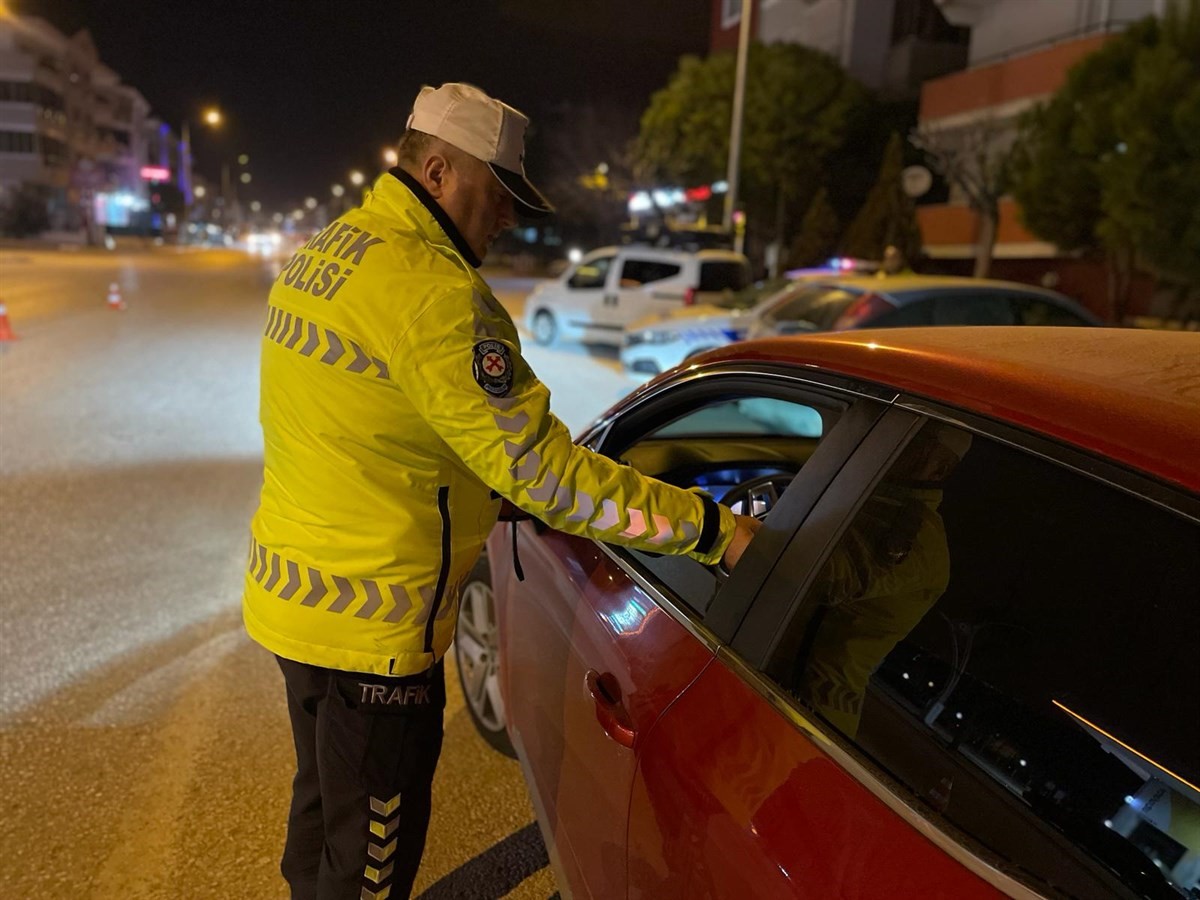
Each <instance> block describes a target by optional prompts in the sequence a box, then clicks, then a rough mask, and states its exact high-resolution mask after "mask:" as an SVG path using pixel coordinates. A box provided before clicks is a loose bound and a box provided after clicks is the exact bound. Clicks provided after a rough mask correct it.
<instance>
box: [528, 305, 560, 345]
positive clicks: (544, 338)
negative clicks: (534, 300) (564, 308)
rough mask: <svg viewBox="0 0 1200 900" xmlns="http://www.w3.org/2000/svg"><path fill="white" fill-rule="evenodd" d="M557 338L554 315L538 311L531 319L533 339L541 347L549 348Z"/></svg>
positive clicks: (556, 324) (542, 310)
mask: <svg viewBox="0 0 1200 900" xmlns="http://www.w3.org/2000/svg"><path fill="white" fill-rule="evenodd" d="M557 336H558V323H557V322H555V321H554V315H553V314H552V313H550V312H547V311H546V310H544V309H539V310H538V311H537V313H536V315H534V317H533V339H534V341H536V342H537V343H539V344H541V345H542V346H543V347H549V346H550V345H551V344H553V343H554V338H555V337H557Z"/></svg>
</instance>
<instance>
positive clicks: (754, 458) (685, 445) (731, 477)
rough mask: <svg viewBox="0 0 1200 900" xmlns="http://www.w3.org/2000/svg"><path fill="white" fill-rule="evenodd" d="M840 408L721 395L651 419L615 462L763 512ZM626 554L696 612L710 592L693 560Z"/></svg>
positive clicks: (711, 579)
mask: <svg viewBox="0 0 1200 900" xmlns="http://www.w3.org/2000/svg"><path fill="white" fill-rule="evenodd" d="M842 408H843V406H842V405H840V404H837V403H835V402H832V401H826V400H822V401H821V402H819V403H818V402H806V400H805V399H802V398H800V397H797V398H796V399H783V398H781V397H779V396H767V395H763V394H742V395H740V396H727V397H725V398H723V399H721V400H719V401H716V402H710V403H706V404H703V405H700V406H694V407H691V408H689V409H686V410H680V411H678V412H677V413H676V414H675V415H674V416H672V417H671V418H670V420H669V421H666V422H659V423H656V424H655V426H654V427H652V428H649V429H648V430H647V432H646V433H645V434H644V435H642V436H640V437H639V438H637V439H636V440H634V441H633V442H632V443H630V444H629V445H628V446H626V447H625V448H624V449H623V450H621V452H620V459H621V461H622V462H624V463H626V464H628V465H631V466H633V467H634V468H635V469H637V470H638V471H639V472H642V473H643V474H646V475H651V476H653V477H655V478H657V479H659V480H661V481H665V482H667V483H668V484H673V485H675V486H677V487H684V488H700V489H701V490H703V491H704V492H706V493H707V494H709V495H710V496H712V498H713V499H714V500H716V501H717V502H719V503H720V502H724V503H726V504H727V505H730V506H732V507H733V508H734V510H735V511H736V512H740V513H744V514H747V515H769V514H770V513H769V510H770V508H771V507H772V506H773V504H774V502H775V501H777V500H778V498H779V497H780V496H782V494H783V492H784V491H785V490H787V487H788V485H789V484H790V483H791V481H792V479H793V478H794V477H796V475H797V473H798V472H800V471H801V469H802V468H803V466H804V463H805V462H806V461H807V460H808V459H809V457H811V456H812V454H813V452H814V451H815V450H816V448H817V445H818V444H819V443H820V442H821V441H822V440H823V439H824V438H825V436H826V435H827V434H828V433H829V430H830V429H831V428H832V427H833V426H834V424H835V423H836V422H837V420H838V418H839V417H840V415H841V411H842ZM625 552H627V553H629V554H630V556H631V557H632V558H633V559H634V561H636V562H637V563H639V564H640V565H641V566H642V567H644V568H645V569H646V570H648V571H649V572H650V573H652V575H653V576H654V577H655V578H656V579H657V580H658V581H659V582H660V583H661V584H662V585H663V586H664V587H665V588H666V589H667V590H669V591H671V592H672V594H673V595H674V596H675V597H676V598H677V599H679V600H680V601H681V602H682V603H683V604H684V605H685V606H687V607H689V608H690V609H692V610H693V611H694V612H696V613H699V614H703V612H704V611H705V610H706V609H707V608H708V605H709V603H710V602H711V601H712V598H713V597H714V596H715V594H716V590H717V587H718V579H717V576H716V574H715V573H714V572H713V571H712V570H711V569H709V568H707V567H705V566H703V565H701V564H700V563H698V562H696V561H695V560H693V559H690V558H688V557H683V556H656V555H654V554H649V553H643V552H640V551H636V550H626V551H625Z"/></svg>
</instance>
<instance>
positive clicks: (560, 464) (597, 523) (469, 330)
mask: <svg viewBox="0 0 1200 900" xmlns="http://www.w3.org/2000/svg"><path fill="white" fill-rule="evenodd" d="M490 302H491V301H490V300H489V299H487V298H484V297H482V296H481V295H479V294H478V293H475V292H473V291H471V290H469V289H466V290H462V289H459V290H455V291H452V292H450V293H448V294H447V295H445V296H444V297H441V298H439V299H437V300H436V301H435V302H432V303H430V304H429V305H428V306H427V307H426V309H425V310H424V312H422V313H421V314H420V315H419V316H418V317H417V318H416V319H415V320H414V322H413V324H412V326H411V327H410V328H409V329H408V331H407V332H406V333H405V334H404V335H403V336H402V337H401V339H400V341H399V343H398V345H397V347H396V350H395V351H394V353H393V355H392V359H391V360H390V361H389V371H390V373H391V378H392V379H393V380H394V381H396V382H397V383H399V385H400V387H401V388H402V389H403V390H404V392H405V394H406V395H407V397H408V398H409V400H410V401H411V402H412V403H413V404H414V405H415V406H416V408H417V411H418V412H419V413H420V415H421V416H422V418H424V419H425V421H426V422H428V423H429V425H430V427H431V428H433V430H434V431H436V432H437V433H438V435H439V436H440V437H441V438H442V439H443V440H444V441H445V442H446V443H447V444H448V445H449V446H450V447H451V449H453V450H454V452H455V453H456V454H458V456H459V457H460V458H461V459H462V460H463V462H464V463H466V464H467V466H469V467H470V468H471V470H472V471H474V472H475V473H476V474H477V475H478V476H479V478H480V479H481V480H482V481H483V482H484V483H485V484H487V485H489V486H490V487H491V488H492V489H493V490H495V491H496V492H497V493H499V494H500V495H501V496H503V497H506V498H507V499H508V500H510V501H512V503H513V504H514V505H516V506H518V507H520V508H521V509H523V510H525V511H526V512H528V513H530V514H531V515H534V516H537V517H538V518H539V519H541V520H542V521H544V522H545V523H546V524H548V525H549V526H550V527H551V528H555V529H558V530H560V531H566V532H570V533H572V534H578V535H585V536H587V537H592V538H595V539H597V540H601V541H605V542H607V543H613V544H624V545H626V546H630V547H634V548H637V549H641V550H648V551H651V552H655V553H669V554H685V553H686V554H689V555H691V556H693V557H694V558H696V559H698V560H699V561H701V562H703V563H706V564H714V563H716V562H717V561H719V560H720V559H721V557H722V555H723V554H724V553H725V550H726V548H727V547H728V546H729V544H730V543H731V541H732V540H733V538H734V533H735V517H734V515H733V513H732V512H731V511H730V510H729V509H728V508H726V507H723V506H719V505H718V504H717V503H715V502H714V501H713V500H712V498H710V497H708V496H707V495H706V494H703V493H701V492H700V491H698V490H684V489H682V488H677V487H673V486H671V485H668V484H664V483H663V482H661V481H656V480H655V479H653V478H649V477H647V476H645V475H642V474H641V473H639V472H637V471H636V470H634V469H632V468H631V467H629V466H623V465H619V464H618V463H615V462H613V461H612V460H610V459H607V458H606V457H603V456H600V455H599V454H596V453H593V452H592V451H590V450H587V449H586V448H583V447H578V446H576V445H575V444H574V443H573V442H572V441H571V435H570V433H569V432H568V431H567V428H566V426H565V425H563V423H562V422H561V421H559V419H558V418H557V417H556V416H554V415H553V414H552V413H551V412H550V392H549V390H548V389H547V388H546V386H545V385H543V384H542V383H541V382H540V381H538V379H537V377H536V376H535V375H534V373H533V371H532V370H531V369H530V368H529V366H528V365H527V364H526V362H525V360H524V359H523V358H522V357H521V353H520V347H519V345H517V344H516V342H515V341H514V340H512V339H511V337H510V335H509V334H508V333H507V332H508V329H501V328H499V327H498V326H497V324H496V323H495V320H494V319H493V318H492V316H493V315H494V314H495V312H496V310H495V309H494V308H493V307H491V306H489V304H490ZM501 315H503V313H502V312H501Z"/></svg>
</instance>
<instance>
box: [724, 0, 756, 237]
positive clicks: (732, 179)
mask: <svg viewBox="0 0 1200 900" xmlns="http://www.w3.org/2000/svg"><path fill="white" fill-rule="evenodd" d="M750 7H751V3H750V0H742V21H741V24H740V25H739V27H738V55H737V75H736V76H735V77H734V82H733V121H732V122H730V125H729V168H728V169H727V170H726V175H725V180H726V181H727V182H728V183H729V189H728V190H727V191H726V192H725V218H724V224H725V230H726V231H729V230H730V229H732V228H733V227H734V221H733V213H734V210H735V209H736V208H737V192H738V171H739V169H740V167H741V156H742V108H743V106H744V105H745V99H746V57H747V56H748V55H749V53H750V11H751V10H750ZM745 243H746V230H745V227H744V225H743V223H740V222H739V223H738V225H737V228H736V233H735V235H734V242H733V248H734V249H735V250H737V252H738V253H741V252H742V250H743V249H744V248H745Z"/></svg>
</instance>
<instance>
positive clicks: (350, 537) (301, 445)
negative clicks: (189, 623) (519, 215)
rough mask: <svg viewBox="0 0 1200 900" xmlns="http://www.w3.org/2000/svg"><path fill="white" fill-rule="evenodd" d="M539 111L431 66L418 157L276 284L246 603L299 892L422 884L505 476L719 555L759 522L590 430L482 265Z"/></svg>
mask: <svg viewBox="0 0 1200 900" xmlns="http://www.w3.org/2000/svg"><path fill="white" fill-rule="evenodd" d="M527 124H528V119H526V117H525V116H524V115H522V114H521V113H520V112H518V111H517V110H515V109H513V108H512V107H510V106H507V105H506V104H504V103H501V102H499V101H498V100H495V99H493V98H491V97H489V96H488V95H487V94H485V93H484V92H482V91H480V90H479V89H477V88H474V87H472V86H470V85H466V84H445V85H443V86H441V87H440V88H437V89H434V88H429V87H427V88H424V89H422V91H421V93H420V95H419V96H418V97H417V99H416V102H415V104H414V106H413V112H412V115H411V116H410V118H409V120H408V128H407V130H406V131H405V134H404V136H403V137H402V138H401V141H400V145H399V155H400V164H399V165H398V166H397V167H396V168H394V169H392V170H391V171H390V172H388V173H387V174H385V175H383V176H381V177H380V178H379V180H378V181H376V183H375V185H374V187H373V188H372V190H371V191H370V192H369V193H368V195H367V196H366V198H365V200H364V202H363V205H362V207H361V208H359V209H355V210H352V211H351V212H349V213H347V214H346V215H344V216H343V217H341V218H340V219H338V220H337V221H335V222H334V223H333V224H331V225H329V226H328V227H327V228H325V229H324V230H322V231H321V232H319V233H318V234H316V235H315V236H314V237H313V238H312V239H311V240H310V241H308V243H307V244H305V245H304V247H303V248H301V249H300V250H299V251H298V252H297V253H296V254H295V256H293V258H292V259H291V260H290V261H289V262H288V263H287V265H286V266H284V268H283V270H282V272H281V273H280V275H279V277H278V279H277V280H276V282H275V285H274V287H273V288H272V290H271V294H270V298H269V309H268V313H267V322H266V328H265V330H264V334H263V341H262V380H261V398H260V406H261V414H260V417H261V421H262V428H263V437H264V445H265V446H264V462H265V472H264V484H263V489H262V496H261V500H260V505H259V508H258V512H257V513H256V515H255V517H254V521H253V524H252V541H251V548H250V561H249V567H248V571H247V574H246V579H245V594H244V598H243V613H244V619H245V624H246V630H247V631H248V632H249V634H250V636H251V637H252V638H253V639H254V640H256V641H257V642H259V643H260V644H262V645H263V646H264V647H266V648H267V649H268V650H270V651H271V652H272V653H274V654H275V655H276V656H277V657H278V660H279V665H280V667H281V669H282V670H283V675H284V680H285V682H286V685H287V699H288V709H289V713H290V716H291V721H292V731H293V736H294V739H295V744H296V758H297V772H296V776H295V780H294V782H293V797H292V805H291V811H290V814H289V819H288V835H287V842H286V845H285V849H284V854H283V861H282V865H281V869H282V872H283V875H284V877H285V878H286V879H287V881H288V883H289V885H290V886H291V890H292V896H293V897H294V898H321V900H326V898H351V897H353V898H355V900H359V898H363V897H366V898H373V897H379V898H383V897H390V898H399V897H407V896H408V894H409V892H410V891H411V888H412V882H413V878H414V876H415V874H416V871H417V866H418V864H419V862H420V858H421V853H422V850H423V848H424V844H425V833H426V829H427V826H428V823H429V812H430V786H431V783H432V779H433V772H434V768H435V766H436V764H437V759H438V755H439V753H440V750H441V742H442V709H443V706H444V703H445V685H444V680H443V670H442V658H443V656H444V655H445V653H446V651H447V649H448V648H449V646H450V643H451V640H452V639H453V636H454V629H455V623H456V620H457V615H458V602H459V587H460V586H461V584H462V583H463V581H464V580H465V578H466V577H467V574H468V573H469V572H470V571H471V568H472V566H473V565H474V563H475V560H476V559H477V557H478V556H479V553H480V551H481V549H482V547H483V544H484V540H485V538H486V537H487V535H488V532H489V531H490V530H491V528H492V526H493V525H494V524H495V522H496V520H497V515H498V512H499V509H500V503H501V500H500V499H499V498H505V499H507V500H509V501H510V502H511V503H513V504H514V505H515V506H517V507H519V508H521V509H523V510H525V511H526V512H528V513H530V514H532V515H534V516H536V517H537V518H539V519H541V520H542V521H543V522H545V523H546V524H548V525H549V526H551V527H552V528H556V529H560V530H562V531H566V532H570V533H572V534H578V535H586V536H588V537H592V538H595V539H598V540H602V541H607V542H611V543H616V544H623V545H626V546H630V547H636V548H640V549H643V550H649V551H653V552H656V553H671V554H688V555H690V556H692V557H694V558H695V559H698V560H700V561H701V562H704V563H716V562H718V561H720V560H722V558H724V561H725V562H726V564H727V565H733V564H735V563H736V562H737V559H738V558H739V557H740V555H741V552H742V550H743V548H744V547H745V545H746V543H747V542H748V541H749V539H750V537H751V536H752V534H753V530H754V528H755V527H756V526H757V523H756V522H755V521H754V520H753V519H746V518H744V517H740V516H735V515H734V514H733V513H732V512H731V511H730V510H729V509H727V508H725V507H720V506H718V505H717V504H716V503H714V502H713V501H712V500H711V499H710V498H709V497H707V496H706V495H704V494H702V493H700V492H698V491H687V490H683V489H680V488H676V487H671V486H669V485H666V484H663V483H661V482H657V481H654V480H653V479H650V478H646V477H644V476H642V475H640V474H639V473H638V472H636V471H635V470H633V469H632V468H630V467H628V466H623V465H619V464H617V463H615V462H613V461H611V460H609V459H606V458H604V457H601V456H598V455H596V454H594V453H592V452H590V451H589V450H587V449H584V448H582V447H578V446H576V445H574V444H573V443H572V441H571V436H570V434H569V433H568V431H567V429H566V427H565V426H564V425H563V424H562V422H560V421H559V420H558V419H557V418H556V417H555V416H554V415H553V414H552V413H551V412H550V393H549V391H548V390H547V389H546V387H545V386H544V385H543V384H542V383H541V382H540V381H538V379H537V377H536V376H535V375H534V373H533V371H532V370H531V369H530V367H529V366H528V364H527V363H526V362H525V360H524V359H523V358H522V357H521V352H520V341H519V339H518V337H517V332H516V329H515V328H514V326H513V323H512V320H511V319H510V318H509V316H508V314H507V313H506V312H505V310H504V309H503V307H501V306H500V304H499V303H498V302H497V301H496V298H495V297H494V296H493V295H492V292H491V290H490V289H489V288H488V286H487V284H486V283H485V282H484V280H483V279H482V278H481V277H480V276H479V274H478V272H476V267H478V266H479V264H480V261H481V260H482V258H483V257H484V255H485V254H486V252H487V249H488V247H489V245H490V244H491V242H492V241H493V240H494V239H495V238H496V237H497V236H498V235H499V234H500V233H501V231H503V230H504V229H507V228H509V227H511V226H512V225H513V224H515V221H516V219H515V215H514V213H515V211H516V209H520V210H521V212H523V213H524V214H527V215H531V216H538V215H545V214H546V213H548V212H549V211H550V206H549V204H547V202H546V201H545V199H544V198H543V197H542V195H541V194H540V193H539V192H538V191H537V190H536V189H535V188H534V187H533V186H532V185H531V184H530V183H529V181H528V180H527V179H526V177H525V174H524V132H525V127H526V125H527ZM529 602H531V603H536V602H537V598H536V597H531V598H529Z"/></svg>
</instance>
